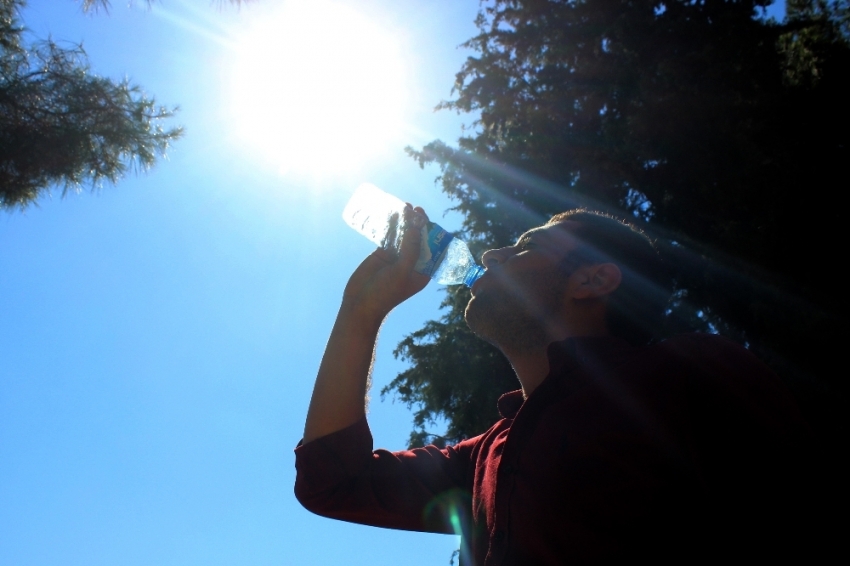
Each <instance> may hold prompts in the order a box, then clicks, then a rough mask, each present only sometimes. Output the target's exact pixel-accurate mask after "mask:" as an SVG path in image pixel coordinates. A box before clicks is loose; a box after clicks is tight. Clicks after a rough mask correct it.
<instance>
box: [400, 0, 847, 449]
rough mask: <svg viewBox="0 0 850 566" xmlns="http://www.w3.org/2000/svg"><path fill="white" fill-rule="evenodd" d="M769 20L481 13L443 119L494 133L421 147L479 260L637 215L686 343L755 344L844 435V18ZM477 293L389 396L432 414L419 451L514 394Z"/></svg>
mask: <svg viewBox="0 0 850 566" xmlns="http://www.w3.org/2000/svg"><path fill="white" fill-rule="evenodd" d="M769 4H770V0H700V1H698V2H693V1H691V0H583V1H579V0H568V1H564V0H491V1H489V2H484V3H483V5H482V9H481V12H480V14H479V17H478V20H477V25H478V28H479V34H478V35H477V36H476V37H474V38H472V39H470V40H469V41H468V42H467V43H466V44H465V46H466V47H467V48H469V49H471V50H472V51H473V55H472V56H470V57H469V58H468V59H467V61H466V63H465V64H464V65H463V67H462V68H461V70H460V72H459V73H458V74H457V80H456V83H455V90H454V93H455V95H456V97H455V98H454V99H453V100H451V101H448V102H443V103H442V104H441V105H440V107H441V108H445V109H449V110H455V111H457V112H461V113H466V112H469V113H473V115H477V116H479V117H478V118H477V119H476V120H475V121H474V122H473V123H472V124H471V126H470V127H469V129H468V130H467V132H466V135H464V136H463V137H461V138H460V140H459V142H458V145H457V147H451V146H449V145H447V144H445V143H443V142H441V141H434V142H432V143H430V144H428V145H426V146H425V147H424V148H422V149H421V150H412V149H409V152H410V154H411V155H412V156H413V157H414V158H415V159H417V160H418V161H419V163H420V165H422V166H424V165H425V164H436V165H437V166H439V168H440V170H441V175H440V177H439V178H438V179H439V183H440V185H441V188H442V190H443V191H444V192H445V193H446V194H448V195H449V196H450V197H451V198H453V199H454V201H455V202H456V206H455V210H457V211H459V212H461V213H462V214H463V215H464V218H465V220H464V224H463V235H464V236H465V237H466V238H467V239H468V240H469V241H470V242H471V244H472V246H473V247H474V248H475V249H477V250H478V251H479V252H480V251H481V250H483V249H486V248H487V247H492V246H500V245H505V244H507V243H509V242H511V241H512V240H513V239H514V238H516V236H517V235H518V234H519V233H520V232H522V231H523V230H525V229H527V228H529V227H531V226H533V225H537V224H540V223H541V222H543V221H545V220H546V219H548V217H549V216H550V215H552V214H554V213H556V212H559V211H562V210H564V209H568V208H571V207H575V206H579V205H585V206H592V207H594V208H599V209H603V210H607V211H610V212H613V213H615V214H618V215H620V216H627V217H630V218H633V219H634V221H635V222H636V223H638V224H640V225H641V226H642V227H643V228H645V229H646V230H647V231H649V232H650V233H651V234H652V235H653V236H654V237H656V238H658V243H659V246H660V247H661V249H662V251H663V253H664V255H665V256H666V259H668V262H669V264H670V266H671V267H672V269H673V271H674V276H675V282H676V289H677V291H676V293H675V295H674V299H673V301H672V302H671V305H670V316H669V329H668V331H669V332H675V331H679V330H681V329H684V328H696V329H701V330H707V331H714V332H721V333H723V334H727V335H729V336H731V337H733V338H735V339H737V340H739V341H741V342H743V343H745V344H746V345H748V347H750V348H751V349H753V350H754V351H755V352H756V353H757V354H759V355H760V356H762V358H763V359H765V360H766V361H767V362H768V363H770V364H772V365H773V367H774V368H776V369H777V371H779V373H780V374H781V375H782V376H783V377H784V378H785V379H786V380H787V381H788V383H789V384H790V385H791V387H792V389H793V390H794V391H795V392H796V394H797V395H798V399H799V400H800V402H801V405H802V406H803V408H804V411H805V412H806V414H807V416H808V418H809V419H810V420H811V421H812V422H813V423H814V424H815V425H816V426H817V427H819V428H820V429H821V430H830V431H832V432H837V431H841V430H843V427H844V422H845V420H844V417H843V415H842V412H843V411H842V410H841V407H842V406H843V400H844V399H845V398H846V380H845V379H844V378H843V376H842V375H841V372H840V371H839V370H838V368H840V367H842V366H841V362H840V358H839V356H840V351H841V346H842V341H841V340H840V337H841V336H842V335H843V332H844V331H845V328H846V322H847V320H848V317H847V314H848V312H847V303H848V302H847V298H846V293H845V291H844V289H843V285H842V284H840V275H839V271H840V270H839V269H838V268H839V265H840V263H839V261H840V260H839V258H840V257H843V254H842V255H837V253H836V252H837V249H838V245H839V243H840V242H842V241H844V238H843V237H842V236H843V226H842V218H843V212H844V211H843V205H841V204H840V203H841V202H843V200H842V199H841V197H840V195H841V194H842V193H843V192H844V191H843V189H842V187H843V186H844V185H845V184H846V183H845V182H844V181H842V179H843V178H844V169H845V166H846V164H847V163H848V139H847V137H848V131H850V128H848V127H850V109H848V105H847V100H850V82H848V81H846V78H845V76H846V73H847V70H848V69H850V33H848V2H847V0H836V1H833V2H823V1H818V0H794V1H789V3H788V6H787V11H788V14H787V17H786V19H785V20H784V21H783V22H781V23H779V22H776V21H772V20H768V19H766V18H765V17H764V9H765V8H766V7H767V6H768V5H769ZM837 270H838V271H837ZM827 273H829V274H830V275H826V274H827ZM467 298H468V294H467V291H466V290H464V289H460V288H451V289H448V290H447V295H446V299H445V301H444V304H443V307H444V309H445V314H444V316H443V317H442V318H441V319H440V320H438V321H431V322H429V323H427V324H426V325H425V327H424V328H422V329H421V330H419V331H417V332H414V333H413V334H411V335H410V336H408V337H407V338H405V339H404V340H403V341H402V342H401V344H399V346H398V349H397V350H396V355H397V356H398V357H400V358H402V359H404V360H406V361H408V362H410V364H411V365H410V368H409V369H407V370H406V371H404V372H402V373H401V374H400V375H399V376H398V377H397V378H396V379H395V380H394V381H393V382H392V383H391V384H390V385H389V386H388V387H387V388H385V389H384V391H383V393H384V394H394V395H396V396H398V397H399V398H400V399H401V400H402V401H404V402H406V403H408V404H409V405H410V406H411V407H414V408H415V409H416V411H415V416H414V427H415V430H414V431H413V433H412V435H411V444H414V445H416V444H422V443H424V442H430V441H436V442H438V443H442V442H447V441H448V442H454V441H457V440H459V439H462V438H465V437H469V436H471V435H474V434H478V433H480V432H482V431H483V430H485V429H486V428H487V427H488V426H489V425H490V424H492V422H493V421H494V420H495V419H496V418H497V414H496V410H495V400H496V398H497V397H498V395H499V394H500V393H502V392H504V391H506V390H508V389H515V388H517V383H516V381H515V379H514V378H513V375H512V372H511V370H510V368H509V367H508V366H507V363H506V362H505V360H504V359H503V358H502V357H501V355H500V354H499V353H498V352H497V351H495V350H494V349H493V348H491V347H490V346H489V345H487V344H485V343H483V342H481V341H480V340H476V339H475V338H474V337H473V336H472V335H471V334H470V332H469V331H468V330H467V329H466V326H465V324H464V322H463V308H464V306H465V304H466V301H467ZM441 421H445V422H446V423H447V430H446V431H445V432H444V433H440V434H437V433H438V432H439V431H436V430H429V427H434V426H436V424H435V423H437V422H441Z"/></svg>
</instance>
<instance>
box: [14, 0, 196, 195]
mask: <svg viewBox="0 0 850 566" xmlns="http://www.w3.org/2000/svg"><path fill="white" fill-rule="evenodd" d="M22 6H23V2H22V1H21V0H0V208H6V209H12V208H16V207H20V208H25V207H26V206H29V205H31V204H33V203H35V202H36V200H37V199H38V198H39V196H41V195H42V194H44V193H45V192H46V191H48V190H49V189H50V188H51V187H54V186H57V185H58V186H62V187H64V189H65V190H67V189H77V188H79V187H81V186H83V185H86V184H88V185H92V186H97V185H98V184H99V183H101V182H102V181H110V182H115V181H117V180H118V179H119V178H121V177H122V176H123V175H124V174H125V172H126V171H127V170H128V169H129V168H131V167H135V168H137V169H147V168H149V167H150V166H152V165H153V163H154V162H155V160H156V158H157V156H159V155H162V154H163V153H164V152H165V150H166V149H167V148H168V146H169V144H170V143H171V142H173V141H174V140H176V139H177V138H178V137H180V135H181V129H180V128H165V127H164V126H163V122H164V121H165V120H166V119H168V118H170V117H172V116H173V113H174V111H173V110H171V109H166V108H163V107H161V106H157V105H156V103H155V102H154V100H153V99H152V98H149V97H147V96H146V95H145V94H144V93H143V92H142V91H141V89H140V88H139V87H138V86H135V85H132V84H130V83H129V82H127V81H126V80H124V81H120V82H115V81H112V80H110V79H107V78H103V77H99V76H96V75H94V74H93V73H92V72H91V70H90V68H89V65H88V60H87V58H86V54H85V52H84V51H83V49H82V47H70V48H66V47H61V46H59V45H57V44H56V43H54V42H53V41H50V40H45V41H38V40H34V41H30V42H27V39H28V38H27V37H26V32H25V29H24V28H23V27H22V25H21V23H20V19H19V15H20V14H19V12H20V9H21V8H22Z"/></svg>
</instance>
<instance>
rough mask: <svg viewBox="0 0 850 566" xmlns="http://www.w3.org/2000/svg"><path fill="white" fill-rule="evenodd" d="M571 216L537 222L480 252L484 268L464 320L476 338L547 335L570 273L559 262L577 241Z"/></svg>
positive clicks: (519, 345)
mask: <svg viewBox="0 0 850 566" xmlns="http://www.w3.org/2000/svg"><path fill="white" fill-rule="evenodd" d="M575 226H576V223H575V222H571V221H565V222H561V223H558V224H553V225H548V226H542V227H539V228H535V229H533V230H529V231H528V232H526V233H525V234H523V235H522V236H521V237H520V238H519V239H518V240H517V243H516V244H515V245H513V246H508V247H505V248H499V249H496V250H490V251H488V252H486V253H485V254H484V256H483V257H482V262H483V263H484V267H485V268H486V269H487V271H486V273H485V274H484V276H483V277H481V279H479V280H478V281H477V282H476V283H475V285H474V286H473V287H472V299H471V300H470V301H469V304H468V305H467V307H466V322H467V324H468V325H469V327H470V328H471V329H472V331H473V332H475V333H476V334H477V335H478V336H480V337H481V338H484V339H485V340H488V341H489V342H491V343H493V344H495V345H497V346H499V347H502V348H506V347H507V348H513V349H523V348H529V347H536V346H537V345H539V344H540V343H541V341H545V340H546V339H547V336H549V335H551V334H552V332H551V328H550V326H551V325H552V323H553V321H554V320H555V319H557V317H558V316H559V315H560V314H561V311H562V308H563V306H564V301H565V290H566V288H567V284H568V277H569V275H568V274H566V273H564V272H563V269H562V268H561V262H562V261H563V259H564V258H565V257H566V256H567V255H568V254H569V253H570V252H571V251H573V250H575V249H576V248H577V247H578V245H579V242H578V240H577V239H576V237H575V236H573V234H572V229H574V228H575Z"/></svg>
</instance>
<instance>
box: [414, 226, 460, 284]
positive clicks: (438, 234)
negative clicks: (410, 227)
mask: <svg viewBox="0 0 850 566" xmlns="http://www.w3.org/2000/svg"><path fill="white" fill-rule="evenodd" d="M429 228H430V229H429ZM426 230H427V232H426ZM453 239H454V235H453V234H452V233H451V232H446V231H445V230H443V229H442V228H441V227H440V226H438V225H436V224H433V223H429V225H428V226H423V227H422V245H421V249H420V252H419V260H418V261H417V262H416V266H415V267H414V269H415V270H416V271H418V272H419V273H422V274H424V275H427V276H428V277H431V276H432V275H433V274H434V271H436V270H437V267H439V265H440V262H442V261H443V257H444V256H445V255H446V249H448V247H449V243H450V242H451V241H452V240H453Z"/></svg>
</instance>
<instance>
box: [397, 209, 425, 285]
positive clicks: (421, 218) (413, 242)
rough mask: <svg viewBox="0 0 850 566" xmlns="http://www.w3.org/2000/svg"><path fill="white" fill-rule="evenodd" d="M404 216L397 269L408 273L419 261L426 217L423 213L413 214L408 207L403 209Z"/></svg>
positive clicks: (412, 210)
mask: <svg viewBox="0 0 850 566" xmlns="http://www.w3.org/2000/svg"><path fill="white" fill-rule="evenodd" d="M420 210H421V209H420ZM404 216H405V226H406V228H405V230H404V234H403V235H402V239H401V249H400V250H399V252H400V253H399V267H401V268H402V269H404V270H405V271H409V270H412V269H413V266H414V265H416V260H418V259H419V250H420V246H421V244H422V228H423V227H424V226H425V224H426V222H427V217H426V216H425V214H424V213H419V212H415V211H414V209H413V208H412V207H410V206H409V205H408V206H407V207H405V209H404Z"/></svg>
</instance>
